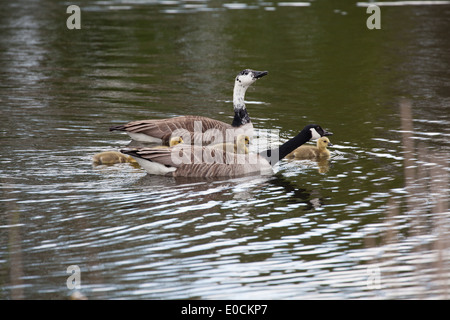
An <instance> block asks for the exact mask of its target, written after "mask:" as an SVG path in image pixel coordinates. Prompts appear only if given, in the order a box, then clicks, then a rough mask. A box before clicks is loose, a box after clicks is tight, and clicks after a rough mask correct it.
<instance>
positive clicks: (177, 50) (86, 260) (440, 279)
mask: <svg viewBox="0 0 450 320" xmlns="http://www.w3.org/2000/svg"><path fill="white" fill-rule="evenodd" d="M70 4H71V3H70V2H67V1H50V0H42V1H38V2H32V3H30V2H29V1H23V0H18V1H14V2H9V3H7V4H3V5H2V10H1V11H0V27H1V30H2V35H1V37H0V72H1V75H2V76H1V79H0V105H1V108H0V121H1V123H2V126H1V128H0V141H1V153H2V157H1V159H0V182H1V199H0V265H1V268H0V298H1V299H68V298H69V297H70V296H71V295H73V294H74V292H78V293H80V294H82V295H83V296H85V297H86V298H87V299H92V300H95V299H448V298H449V294H450V288H449V283H450V282H449V275H450V212H449V208H448V195H449V166H448V161H449V159H450V157H449V150H450V143H449V137H450V129H449V128H450V88H449V83H450V38H449V36H448V31H449V30H450V2H449V1H438V2H433V3H431V2H428V1H419V2H416V3H410V2H405V1H396V2H390V3H387V4H390V5H386V3H385V5H383V4H382V3H380V4H379V8H380V17H381V20H380V21H381V22H380V27H381V29H369V28H368V27H367V24H366V22H367V20H368V18H369V17H370V16H371V15H370V14H368V13H367V12H366V10H367V4H365V3H362V2H356V1H346V2H345V3H339V4H338V3H336V1H311V2H278V1H272V2H263V1H257V0H254V1H247V2H244V1H242V2H235V1H230V2H221V1H211V0H198V1H187V0H186V1H184V0H175V1H163V0H161V1H150V0H149V1H145V0H144V1H137V0H136V1H129V0H126V1H125V0H116V1H114V0H107V1H88V0H86V1H78V3H77V5H78V6H79V8H80V17H81V21H80V27H81V28H80V29H68V28H67V25H66V21H67V19H68V18H69V17H70V15H71V14H70V13H66V9H67V7H68V6H69V5H70ZM245 68H252V69H256V70H268V72H269V74H268V75H267V76H265V77H264V78H262V79H260V80H258V81H257V82H256V83H255V84H253V85H252V86H251V87H250V88H249V89H248V91H247V94H246V97H245V101H246V106H247V109H248V112H249V114H250V117H251V120H252V122H253V125H254V127H255V129H257V130H261V132H262V131H264V130H271V132H277V133H279V139H280V141H281V142H283V141H286V140H288V139H289V138H291V137H293V136H294V135H296V134H297V133H298V132H299V131H300V130H301V129H302V128H303V127H304V126H305V125H306V124H309V123H318V124H320V125H321V126H322V127H324V128H326V129H327V130H330V131H332V132H333V133H334V134H333V136H331V137H329V138H330V140H331V142H332V143H333V146H332V147H330V148H329V150H330V151H331V157H330V159H329V160H328V161H326V162H325V163H317V162H315V161H312V160H282V161H281V162H280V163H279V165H277V166H276V167H275V169H274V173H273V175H269V176H258V175H255V176H249V177H236V178H231V179H224V178H222V179H192V178H173V177H163V176H154V175H149V174H147V173H146V172H145V171H144V170H143V169H142V168H140V167H139V166H132V165H130V164H128V163H122V164H116V165H113V166H94V165H93V163H92V157H93V156H94V155H95V154H96V153H98V152H101V151H106V150H118V149H119V148H121V147H124V146H127V145H128V144H129V143H130V139H129V137H128V136H127V135H126V134H125V133H121V132H116V131H114V132H110V131H109V127H111V126H114V125H121V124H125V123H128V122H130V121H133V120H144V119H163V118H171V117H174V116H179V115H203V116H207V117H211V118H214V119H218V120H222V121H224V122H228V123H231V121H232V119H233V109H232V108H233V103H232V94H233V83H234V78H235V76H236V75H237V74H238V72H240V71H241V70H243V69H245ZM74 276H78V277H74ZM73 277H74V278H73ZM69 280H70V281H69ZM72 280H74V281H73V282H72ZM71 284H77V286H76V287H75V288H74V286H73V285H72V286H71Z"/></svg>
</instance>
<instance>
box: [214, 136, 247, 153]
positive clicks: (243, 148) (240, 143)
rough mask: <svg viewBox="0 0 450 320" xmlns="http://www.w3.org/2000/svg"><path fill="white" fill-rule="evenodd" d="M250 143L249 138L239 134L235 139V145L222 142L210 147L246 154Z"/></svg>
mask: <svg viewBox="0 0 450 320" xmlns="http://www.w3.org/2000/svg"><path fill="white" fill-rule="evenodd" d="M249 143H250V138H249V137H248V136H246V135H244V134H240V135H238V136H237V138H236V143H232V142H223V143H217V144H214V145H210V146H211V147H213V148H216V149H220V150H223V151H226V152H233V153H248V147H247V145H248V144H249Z"/></svg>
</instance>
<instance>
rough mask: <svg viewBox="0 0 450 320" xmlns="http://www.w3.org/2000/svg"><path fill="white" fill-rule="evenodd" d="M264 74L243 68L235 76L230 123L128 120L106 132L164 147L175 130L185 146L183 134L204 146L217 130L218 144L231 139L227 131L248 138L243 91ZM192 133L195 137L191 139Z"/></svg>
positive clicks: (185, 118) (203, 119)
mask: <svg viewBox="0 0 450 320" xmlns="http://www.w3.org/2000/svg"><path fill="white" fill-rule="evenodd" d="M267 74H268V72H267V71H255V70H251V69H245V70H243V71H241V72H240V73H239V74H238V75H237V76H236V78H235V81H234V90H233V106H234V118H233V122H232V123H231V124H228V123H225V122H222V121H218V120H214V119H211V118H207V117H203V116H180V117H175V118H169V119H157V120H138V121H132V122H129V123H127V124H125V125H120V126H113V127H111V128H110V129H109V130H110V131H114V130H118V131H125V132H126V133H128V135H129V136H130V138H131V139H133V140H136V141H142V142H156V143H162V144H168V141H169V139H170V137H171V136H172V134H173V133H174V132H176V131H177V132H176V133H175V135H179V136H183V138H184V140H185V143H188V144H190V142H189V141H188V138H189V137H186V133H188V134H190V138H191V139H192V140H191V141H193V139H196V141H203V143H204V144H209V143H211V142H212V139H213V138H212V136H211V135H217V131H216V130H219V131H220V132H221V134H222V136H223V137H224V139H223V140H222V141H224V140H228V139H234V136H233V135H231V136H230V134H226V132H227V130H230V129H231V130H233V129H236V128H242V129H243V130H244V131H243V132H245V133H247V132H248V133H249V135H251V133H252V130H253V125H252V123H251V121H250V116H249V115H248V112H247V109H246V108H245V103H244V98H245V92H246V91H247V89H248V87H250V85H252V84H253V83H254V82H255V81H256V80H258V79H260V78H262V77H264V76H265V75H267ZM180 130H181V131H180ZM208 131H209V132H210V133H211V134H210V135H208V134H207V132H208ZM214 131H215V132H214ZM194 132H195V133H196V136H194ZM198 139H201V140H198Z"/></svg>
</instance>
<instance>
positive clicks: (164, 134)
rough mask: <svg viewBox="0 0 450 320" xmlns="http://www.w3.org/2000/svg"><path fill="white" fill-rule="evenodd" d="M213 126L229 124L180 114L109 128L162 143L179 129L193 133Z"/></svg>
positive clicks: (216, 127)
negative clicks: (137, 134) (146, 136)
mask: <svg viewBox="0 0 450 320" xmlns="http://www.w3.org/2000/svg"><path fill="white" fill-rule="evenodd" d="M213 128H215V129H219V130H221V131H222V130H226V129H228V128H231V125H229V124H227V123H225V122H222V121H218V120H214V119H211V118H207V117H202V116H181V117H175V118H169V119H156V120H138V121H132V122H129V123H127V124H125V125H120V126H114V127H111V128H110V129H109V130H110V131H114V130H118V131H125V132H131V133H141V134H145V135H148V136H151V137H154V138H158V139H162V140H163V142H164V143H167V142H168V140H169V139H170V136H171V135H172V133H174V132H176V131H177V130H179V132H189V133H193V132H194V131H199V130H201V132H205V131H207V130H209V129H213Z"/></svg>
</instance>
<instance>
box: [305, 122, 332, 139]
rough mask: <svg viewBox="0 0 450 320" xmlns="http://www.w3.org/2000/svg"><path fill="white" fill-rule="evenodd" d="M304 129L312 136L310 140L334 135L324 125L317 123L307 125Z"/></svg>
mask: <svg viewBox="0 0 450 320" xmlns="http://www.w3.org/2000/svg"><path fill="white" fill-rule="evenodd" d="M303 130H304V132H305V134H306V135H307V136H310V138H309V139H310V140H317V139H320V138H321V137H324V136H331V135H333V133H332V132H329V131H326V130H325V129H322V127H321V126H319V125H317V124H310V125H307V126H306V127H305V128H303Z"/></svg>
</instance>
